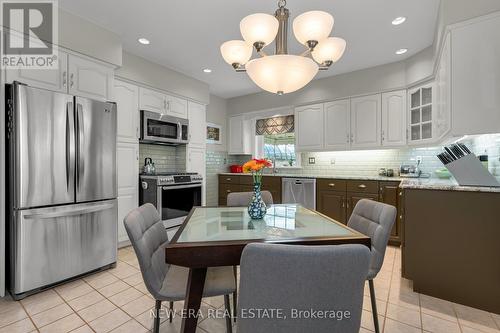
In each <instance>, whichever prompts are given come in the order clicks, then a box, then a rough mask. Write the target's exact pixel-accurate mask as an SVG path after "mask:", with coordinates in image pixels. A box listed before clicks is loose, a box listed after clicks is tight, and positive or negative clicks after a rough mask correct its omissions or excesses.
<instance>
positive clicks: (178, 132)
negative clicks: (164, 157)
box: [177, 122, 182, 141]
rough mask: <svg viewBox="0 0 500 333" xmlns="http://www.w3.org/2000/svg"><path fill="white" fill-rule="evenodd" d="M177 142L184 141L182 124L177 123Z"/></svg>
mask: <svg viewBox="0 0 500 333" xmlns="http://www.w3.org/2000/svg"><path fill="white" fill-rule="evenodd" d="M177 140H179V141H181V140H182V125H181V123H180V122H177Z"/></svg>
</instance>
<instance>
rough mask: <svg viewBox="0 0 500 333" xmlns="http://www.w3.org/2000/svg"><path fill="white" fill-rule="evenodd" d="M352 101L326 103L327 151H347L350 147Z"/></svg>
mask: <svg viewBox="0 0 500 333" xmlns="http://www.w3.org/2000/svg"><path fill="white" fill-rule="evenodd" d="M350 107H351V105H350V100H349V99H343V100H340V101H334V102H329V103H325V106H324V108H325V110H324V112H325V118H324V131H325V134H324V135H325V149H326V150H347V149H349V146H350V126H351V119H350V115H351V111H350Z"/></svg>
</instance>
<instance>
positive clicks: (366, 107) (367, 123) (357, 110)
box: [351, 94, 382, 149]
mask: <svg viewBox="0 0 500 333" xmlns="http://www.w3.org/2000/svg"><path fill="white" fill-rule="evenodd" d="M381 115H382V111H381V96H380V94H376V95H369V96H363V97H356V98H352V99H351V147H352V148H356V149H361V148H373V147H379V146H380V143H381V135H380V132H381V120H382V116H381Z"/></svg>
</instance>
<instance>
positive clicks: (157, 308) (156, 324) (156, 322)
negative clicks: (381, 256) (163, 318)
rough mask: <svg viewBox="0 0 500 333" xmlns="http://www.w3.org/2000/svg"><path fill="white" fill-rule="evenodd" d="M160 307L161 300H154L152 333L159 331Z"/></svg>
mask: <svg viewBox="0 0 500 333" xmlns="http://www.w3.org/2000/svg"><path fill="white" fill-rule="evenodd" d="M160 308H161V301H159V300H156V302H155V320H154V327H153V332H154V333H159V332H160Z"/></svg>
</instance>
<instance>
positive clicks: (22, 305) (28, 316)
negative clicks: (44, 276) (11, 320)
mask: <svg viewBox="0 0 500 333" xmlns="http://www.w3.org/2000/svg"><path fill="white" fill-rule="evenodd" d="M63 301H64V300H63ZM19 304H20V305H21V307H22V308H23V310H24V313H26V316H27V318H28V319H29V320H30V321H31V323H32V324H33V327H34V328H35V330H36V331H37V332H40V330H39V329H38V327H37V326H36V325H35V322H34V321H33V318H31V316H30V314H29V313H28V311H26V308H25V307H24V304H23V303H22V302H21V301H19ZM42 312H43V311H42ZM24 319H26V318H23V319H21V320H24ZM21 320H18V321H16V322H15V323H17V322H19V321H21ZM4 327H6V326H4Z"/></svg>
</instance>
